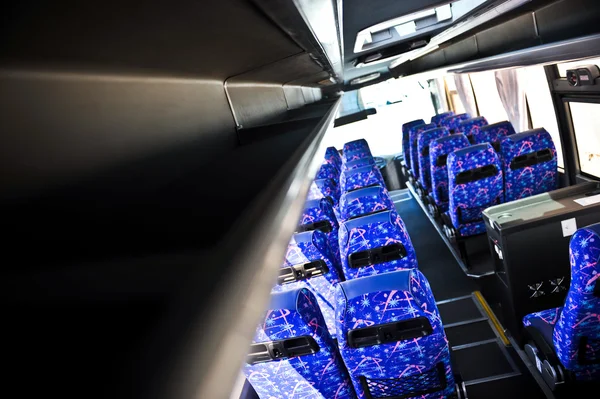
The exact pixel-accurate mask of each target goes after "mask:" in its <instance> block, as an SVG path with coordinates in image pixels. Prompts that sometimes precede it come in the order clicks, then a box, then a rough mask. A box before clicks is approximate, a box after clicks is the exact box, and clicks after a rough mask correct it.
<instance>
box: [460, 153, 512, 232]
mask: <svg viewBox="0 0 600 399" xmlns="http://www.w3.org/2000/svg"><path fill="white" fill-rule="evenodd" d="M448 184H449V198H450V201H449V202H450V203H449V209H448V213H449V216H450V219H451V220H452V224H453V226H454V228H455V229H456V231H457V232H458V234H459V235H460V236H461V237H468V236H472V235H476V234H482V233H485V223H484V221H483V219H482V216H481V212H483V210H484V209H486V208H489V207H490V206H493V205H497V204H500V203H501V202H502V167H501V165H500V159H499V158H498V155H497V154H496V151H494V148H493V147H492V146H491V145H490V144H478V145H474V146H471V147H467V148H463V149H461V150H457V151H454V152H452V153H450V155H448Z"/></svg>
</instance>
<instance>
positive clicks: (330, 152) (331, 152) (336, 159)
mask: <svg viewBox="0 0 600 399" xmlns="http://www.w3.org/2000/svg"><path fill="white" fill-rule="evenodd" d="M325 162H327V163H329V164H331V165H333V166H335V167H336V168H337V170H339V171H340V172H341V171H342V156H341V155H340V153H339V151H338V150H337V149H336V148H335V147H327V149H326V150H325Z"/></svg>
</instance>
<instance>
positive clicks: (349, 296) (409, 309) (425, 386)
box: [336, 270, 454, 399]
mask: <svg viewBox="0 0 600 399" xmlns="http://www.w3.org/2000/svg"><path fill="white" fill-rule="evenodd" d="M336 298H337V300H336V304H337V308H336V318H337V323H338V326H337V337H338V345H339V347H340V352H341V355H342V357H343V359H344V362H345V363H346V366H347V367H348V370H349V372H350V378H351V379H352V383H353V384H354V388H355V390H356V393H357V395H358V397H359V398H367V397H368V396H367V394H366V393H365V391H364V389H363V386H362V384H361V382H360V379H361V377H363V378H365V379H366V382H367V384H368V386H369V388H370V392H371V395H372V396H374V397H377V398H383V397H392V396H393V397H405V396H406V397H418V398H425V399H433V398H439V399H441V398H450V397H451V395H452V393H453V392H454V377H453V374H452V369H451V366H450V352H449V349H448V341H447V339H446V335H445V333H444V328H443V326H442V321H441V319H440V315H439V311H438V309H437V306H436V304H435V299H434V297H433V294H432V292H431V287H430V286H429V283H428V282H427V280H426V279H425V277H424V276H423V274H422V273H421V272H420V271H418V270H405V271H399V272H392V273H386V274H382V275H378V276H372V277H365V278H360V279H356V280H350V281H346V282H344V283H341V284H339V285H338V289H337V297H336ZM417 317H425V318H427V320H428V321H429V323H430V324H431V327H432V330H433V333H432V334H430V335H427V336H424V337H419V338H413V339H409V340H403V341H395V342H386V343H382V344H379V345H372V346H364V347H360V348H353V347H351V346H350V344H349V341H348V333H349V332H350V331H352V330H356V329H360V328H365V327H373V326H378V325H382V324H387V323H392V322H397V321H403V320H410V319H414V318H417ZM440 363H441V364H440ZM438 364H439V366H440V371H439V372H438V370H437V365H438ZM444 379H445V381H446V387H445V389H444V388H442V381H443V380H444ZM436 388H439V389H438V390H437V391H434V392H432V393H428V394H422V393H421V394H419V392H423V391H426V390H429V389H432V390H435V389H436Z"/></svg>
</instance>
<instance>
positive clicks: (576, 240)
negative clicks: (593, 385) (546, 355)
mask: <svg viewBox="0 0 600 399" xmlns="http://www.w3.org/2000/svg"><path fill="white" fill-rule="evenodd" d="M569 252H570V257H571V286H570V287H569V292H568V294H567V298H566V300H565V305H564V307H563V310H562V312H561V314H560V317H559V319H558V322H557V323H556V326H555V328H554V347H555V349H556V354H557V355H558V358H559V360H560V362H561V363H562V364H563V366H565V368H566V369H567V370H570V371H573V372H574V373H575V377H576V379H578V380H599V379H600V223H596V224H593V225H591V226H587V227H584V228H582V229H579V230H577V231H576V232H575V234H573V237H571V243H570V248H569Z"/></svg>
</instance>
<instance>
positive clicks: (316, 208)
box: [297, 198, 340, 259]
mask: <svg viewBox="0 0 600 399" xmlns="http://www.w3.org/2000/svg"><path fill="white" fill-rule="evenodd" d="M313 230H321V231H322V232H323V233H325V234H327V238H328V241H329V246H330V247H331V250H332V252H333V255H334V256H335V257H336V259H339V258H340V247H339V244H338V230H339V224H338V221H337V218H336V216H335V212H334V210H333V204H332V202H330V201H329V200H328V199H327V198H321V199H314V200H309V201H306V203H305V204H304V210H303V211H302V219H300V225H299V226H298V229H297V232H298V233H301V232H304V231H313Z"/></svg>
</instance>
